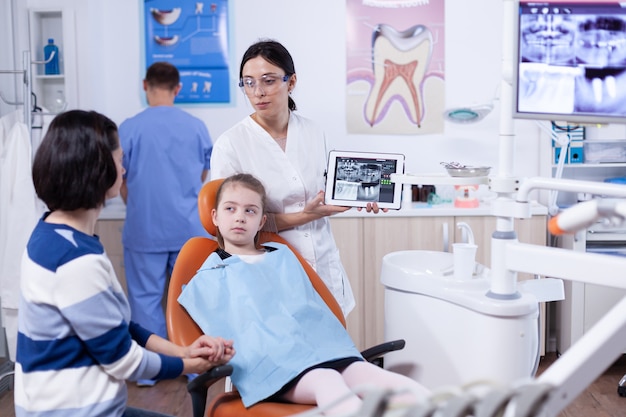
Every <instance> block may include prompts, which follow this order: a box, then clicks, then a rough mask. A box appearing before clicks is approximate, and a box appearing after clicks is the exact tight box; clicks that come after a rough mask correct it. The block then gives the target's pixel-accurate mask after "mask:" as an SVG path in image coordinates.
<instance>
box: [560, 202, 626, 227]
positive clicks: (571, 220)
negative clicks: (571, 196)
mask: <svg viewBox="0 0 626 417" xmlns="http://www.w3.org/2000/svg"><path fill="white" fill-rule="evenodd" d="M602 218H608V219H612V220H614V221H618V222H620V223H621V222H623V221H624V219H626V201H625V200H617V199H594V200H589V201H584V202H582V203H578V204H576V205H575V206H572V207H570V208H568V209H565V210H563V211H562V212H561V213H560V214H558V215H557V216H555V217H553V218H551V219H550V221H549V222H548V230H549V231H550V233H552V234H553V235H555V236H558V235H563V234H571V233H576V232H577V231H579V230H582V229H586V228H588V227H589V226H591V225H593V224H594V223H596V222H597V221H598V219H602Z"/></svg>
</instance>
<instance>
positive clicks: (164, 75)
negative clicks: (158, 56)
mask: <svg viewBox="0 0 626 417" xmlns="http://www.w3.org/2000/svg"><path fill="white" fill-rule="evenodd" d="M145 80H146V83H147V84H148V86H149V87H156V88H164V89H166V90H174V89H175V88H176V87H178V85H179V84H180V73H179V72H178V68H176V67H175V66H174V65H172V64H170V63H169V62H155V63H154V64H152V65H150V67H148V71H146V78H145Z"/></svg>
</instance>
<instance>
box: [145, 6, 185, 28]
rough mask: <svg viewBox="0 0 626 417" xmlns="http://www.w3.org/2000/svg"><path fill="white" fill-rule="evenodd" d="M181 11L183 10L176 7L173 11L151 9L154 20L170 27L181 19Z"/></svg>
mask: <svg viewBox="0 0 626 417" xmlns="http://www.w3.org/2000/svg"><path fill="white" fill-rule="evenodd" d="M181 11H182V9H181V8H180V7H175V8H173V9H171V10H160V9H155V8H150V13H151V14H152V17H153V18H154V20H156V21H157V22H159V23H160V24H162V25H165V26H169V25H171V24H172V23H174V22H176V21H177V20H178V18H179V17H180V12H181Z"/></svg>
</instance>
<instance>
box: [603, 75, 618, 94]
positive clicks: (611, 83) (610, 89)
mask: <svg viewBox="0 0 626 417" xmlns="http://www.w3.org/2000/svg"><path fill="white" fill-rule="evenodd" d="M604 87H606V93H607V94H608V95H609V97H611V98H615V96H616V95H617V88H616V87H615V77H614V76H612V75H607V76H606V77H604Z"/></svg>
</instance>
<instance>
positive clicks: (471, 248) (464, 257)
mask: <svg viewBox="0 0 626 417" xmlns="http://www.w3.org/2000/svg"><path fill="white" fill-rule="evenodd" d="M477 248H478V246H477V245H473V244H471V243H453V244H452V255H453V260H454V279H455V280H457V281H468V280H470V279H472V276H473V275H474V267H475V266H476V249H477Z"/></svg>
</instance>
